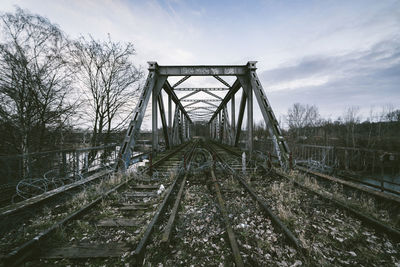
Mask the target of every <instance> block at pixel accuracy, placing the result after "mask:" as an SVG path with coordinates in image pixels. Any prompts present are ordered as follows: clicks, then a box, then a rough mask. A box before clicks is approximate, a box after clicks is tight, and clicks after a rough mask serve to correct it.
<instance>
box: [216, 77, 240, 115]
mask: <svg viewBox="0 0 400 267" xmlns="http://www.w3.org/2000/svg"><path fill="white" fill-rule="evenodd" d="M240 87H241V84H240V82H239V79H236V80H235V82H234V83H233V84H232V86H231V88H230V89H229V92H228V93H227V94H226V96H225V97H224V99H223V100H222V102H221V104H219V107H218V108H217V110H216V111H215V112H214V115H213V116H212V118H211V119H214V118H215V116H217V114H218V112H220V111H221V110H222V109H223V107H224V106H226V105H227V103H228V102H229V100H230V99H231V98H232V96H233V95H234V94H236V92H237V91H238V90H239V89H240ZM210 122H211V120H210Z"/></svg>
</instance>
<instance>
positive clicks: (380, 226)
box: [213, 142, 400, 240]
mask: <svg viewBox="0 0 400 267" xmlns="http://www.w3.org/2000/svg"><path fill="white" fill-rule="evenodd" d="M213 144H215V145H218V146H219V147H221V148H222V149H225V150H227V151H229V152H230V153H232V154H233V155H236V156H238V157H240V154H238V153H236V152H235V151H232V150H230V149H228V148H226V147H225V146H222V145H221V144H218V143H216V142H214V143H213ZM257 165H258V166H260V167H262V168H265V167H264V166H262V165H261V164H257ZM274 173H275V174H277V175H278V176H279V177H281V178H284V179H287V180H289V181H291V182H293V184H294V185H295V186H297V187H299V188H301V189H303V190H305V191H308V192H310V193H313V194H315V195H317V196H319V197H320V198H322V199H323V200H325V201H327V202H328V203H331V204H332V205H334V206H337V207H340V208H342V209H344V210H346V211H347V212H349V213H350V214H352V215H353V216H354V217H356V218H358V219H360V220H361V221H362V222H364V223H366V224H367V225H370V226H373V227H374V229H376V230H379V231H381V232H383V233H386V234H388V236H389V237H390V238H393V239H395V240H400V231H399V230H398V229H395V228H393V227H391V226H390V225H387V224H385V223H382V222H381V221H379V220H377V219H375V218H373V217H371V216H368V215H365V214H362V213H361V212H359V211H357V210H356V209H354V208H352V207H350V206H348V205H346V204H345V203H343V202H341V201H339V200H336V199H334V198H332V197H327V196H325V195H323V194H321V193H319V192H317V191H314V190H312V189H311V188H308V187H306V186H304V185H302V184H300V183H299V182H297V181H295V180H293V179H290V178H288V177H287V176H286V175H284V174H282V173H279V172H278V171H276V170H275V171H274ZM378 193H379V192H378Z"/></svg>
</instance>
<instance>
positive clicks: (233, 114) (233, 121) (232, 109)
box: [231, 94, 236, 133]
mask: <svg viewBox="0 0 400 267" xmlns="http://www.w3.org/2000/svg"><path fill="white" fill-rule="evenodd" d="M231 116H232V117H231V127H232V132H233V133H234V132H235V122H236V121H235V118H236V115H235V94H233V95H232V98H231Z"/></svg>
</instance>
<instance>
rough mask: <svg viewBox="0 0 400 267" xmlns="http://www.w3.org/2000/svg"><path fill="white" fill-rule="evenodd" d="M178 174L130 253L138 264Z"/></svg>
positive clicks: (190, 151) (178, 176)
mask: <svg viewBox="0 0 400 267" xmlns="http://www.w3.org/2000/svg"><path fill="white" fill-rule="evenodd" d="M195 146H196V144H194V145H193V147H192V149H191V150H189V153H190V154H191V153H192V151H193V150H194V147H195ZM180 175H181V174H178V175H177V177H176V179H175V180H174V182H173V183H172V185H171V186H170V187H169V189H168V192H167V194H166V196H165V197H164V199H163V201H162V203H161V204H160V205H159V206H158V208H157V211H156V213H155V215H154V216H153V218H152V220H151V221H150V223H149V224H148V225H147V228H146V230H145V232H144V234H143V236H142V238H141V239H140V241H139V243H138V245H137V246H136V249H135V251H134V252H133V254H132V256H133V257H134V258H135V260H136V264H140V263H142V262H143V257H144V253H145V250H146V246H147V243H148V241H149V240H150V237H151V234H152V233H153V230H154V226H155V225H156V224H157V222H158V220H159V219H160V217H161V214H162V213H163V212H164V210H165V208H166V206H167V203H168V201H169V198H170V197H171V194H172V191H173V190H174V189H175V187H176V184H177V181H178V180H179V178H180Z"/></svg>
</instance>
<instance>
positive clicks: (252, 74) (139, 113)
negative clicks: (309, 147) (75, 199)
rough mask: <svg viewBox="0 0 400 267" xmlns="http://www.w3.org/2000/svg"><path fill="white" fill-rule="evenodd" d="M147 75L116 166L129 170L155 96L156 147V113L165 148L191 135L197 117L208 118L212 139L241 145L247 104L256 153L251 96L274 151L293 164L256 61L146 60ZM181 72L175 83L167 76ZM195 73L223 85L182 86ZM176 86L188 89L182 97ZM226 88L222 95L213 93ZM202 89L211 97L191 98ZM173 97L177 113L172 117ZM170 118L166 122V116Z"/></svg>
mask: <svg viewBox="0 0 400 267" xmlns="http://www.w3.org/2000/svg"><path fill="white" fill-rule="evenodd" d="M148 64H149V68H148V70H149V74H148V76H147V80H146V83H145V86H144V88H143V90H142V92H141V94H140V97H139V100H138V104H137V106H136V107H135V110H134V112H133V117H132V119H131V121H130V124H129V127H128V130H127V132H126V136H125V138H124V140H123V143H122V145H121V148H120V151H119V155H118V163H117V165H116V168H117V169H118V170H122V171H124V170H126V169H127V168H128V167H129V165H130V161H131V155H132V153H133V150H134V147H135V142H136V140H137V138H138V134H139V132H140V127H141V125H142V122H143V119H144V115H145V111H146V107H147V105H148V103H149V100H150V96H152V107H151V108H152V151H153V153H157V151H159V140H158V115H160V118H161V124H162V130H163V131H162V132H163V136H164V140H165V146H166V148H167V149H169V148H171V147H172V146H176V145H179V144H181V143H183V142H185V141H187V140H188V139H190V138H191V135H192V133H191V127H192V125H193V122H194V121H203V122H206V123H207V125H208V127H209V135H210V137H211V138H212V139H214V140H216V141H219V142H222V143H225V144H229V145H232V146H238V145H239V139H240V135H241V132H242V123H243V118H244V113H245V109H246V106H247V141H246V144H247V150H248V151H249V153H250V154H251V153H252V152H253V149H254V148H253V95H254V96H255V97H256V100H257V103H258V106H259V108H260V110H261V113H262V115H263V118H264V121H265V125H266V127H267V129H268V132H269V135H270V138H272V141H273V144H274V149H275V154H276V155H277V157H278V159H279V162H280V164H281V166H282V167H284V168H286V167H288V164H289V148H288V146H287V144H286V142H285V140H284V137H283V135H282V132H281V129H280V127H279V123H278V121H277V119H276V117H275V115H274V112H273V110H272V108H271V105H270V103H269V101H268V99H267V95H266V93H265V91H264V89H263V87H262V85H261V82H260V80H259V79H258V76H257V73H256V69H257V68H256V61H249V62H248V63H247V64H246V65H208V66H204V65H202V66H200V65H197V66H196V65H194V66H160V65H158V64H157V62H148ZM174 76H181V77H182V78H181V79H180V80H178V81H177V82H176V83H174V84H173V85H171V84H170V82H169V81H168V78H169V77H174ZM193 76H210V77H214V78H215V79H217V80H218V81H219V82H220V83H221V84H222V85H224V87H193V88H187V87H178V86H179V85H181V84H182V83H183V82H185V81H186V80H187V79H189V78H190V77H193ZM224 76H233V77H235V78H236V79H235V81H234V82H233V84H232V85H231V84H229V83H228V82H227V81H225V79H224V78H223V77H224ZM241 88H242V94H241V99H240V106H239V110H238V118H237V120H236V115H235V112H236V108H235V96H236V93H237V92H238V91H239V89H241ZM162 90H164V91H165V93H166V94H167V95H168V114H166V110H165V107H164V102H163V97H162V93H161V92H162ZM175 91H179V92H188V94H187V95H185V96H183V97H181V98H178V96H177V95H176V93H175ZM218 91H220V92H221V91H222V92H223V91H227V93H226V94H225V96H224V97H221V96H219V95H217V94H216V93H214V92H218ZM199 92H203V93H206V94H207V95H208V96H210V97H211V98H209V99H204V98H199V99H193V98H190V97H192V96H194V95H196V94H198V93H199ZM172 102H173V103H174V104H175V112H174V115H173V116H172ZM229 103H230V105H231V106H230V109H231V112H230V119H229V117H228V104H229ZM167 118H168V121H167Z"/></svg>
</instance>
